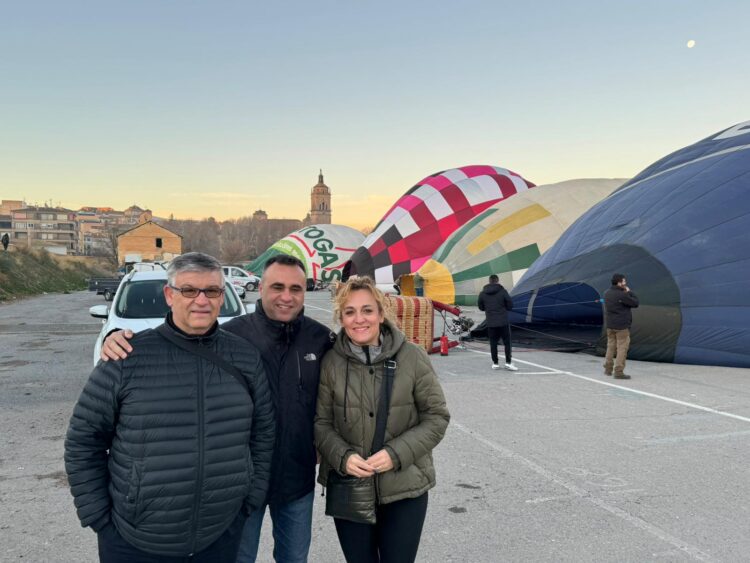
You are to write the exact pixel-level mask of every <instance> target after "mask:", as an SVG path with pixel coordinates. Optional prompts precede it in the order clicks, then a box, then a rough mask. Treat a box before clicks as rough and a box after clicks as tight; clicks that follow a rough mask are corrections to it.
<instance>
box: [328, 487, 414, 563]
mask: <svg viewBox="0 0 750 563" xmlns="http://www.w3.org/2000/svg"><path fill="white" fill-rule="evenodd" d="M426 514H427V493H425V494H423V495H422V496H419V497H417V498H408V499H404V500H399V501H396V502H392V503H390V504H381V505H380V506H378V523H377V524H375V525H374V526H373V525H370V524H358V523H357V522H349V521H348V520H340V519H339V518H334V522H335V523H336V533H337V534H338V536H339V543H340V544H341V550H342V551H343V552H344V557H346V560H347V562H348V563H413V561H414V560H415V559H416V558H417V550H418V549H419V539H420V538H421V537H422V525H423V524H424V518H425V515H426Z"/></svg>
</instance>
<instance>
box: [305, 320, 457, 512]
mask: <svg viewBox="0 0 750 563" xmlns="http://www.w3.org/2000/svg"><path fill="white" fill-rule="evenodd" d="M381 344H382V352H381V353H380V355H378V356H377V357H375V358H372V363H371V365H367V364H365V363H364V362H363V361H362V360H361V359H359V358H358V357H357V355H356V354H355V353H354V352H353V351H352V350H351V348H350V341H349V338H348V337H347V336H346V334H345V333H344V331H343V330H342V331H341V332H340V333H339V334H338V337H337V339H336V343H335V344H334V346H333V349H332V350H331V351H330V352H328V353H327V354H326V356H325V357H324V358H323V362H322V365H321V373H320V387H319V390H318V403H317V413H316V416H315V442H316V445H317V448H318V451H319V452H320V454H321V457H322V460H321V465H320V474H319V476H318V482H319V483H321V484H322V485H325V484H326V479H327V476H328V472H329V471H331V470H336V471H338V472H339V473H341V474H342V475H345V474H346V473H345V467H346V461H347V459H348V458H349V456H350V455H352V454H353V453H355V452H356V453H358V454H359V455H360V456H362V457H363V458H367V457H369V456H370V453H371V452H370V447H371V446H372V438H373V435H374V433H375V419H376V413H377V412H378V401H379V398H380V385H381V382H382V380H383V371H384V364H385V361H386V360H388V359H390V358H392V357H394V356H395V360H396V362H397V367H396V374H395V376H394V378H393V392H392V394H391V404H390V411H389V415H388V423H387V425H386V431H385V446H384V447H385V449H386V451H388V453H389V455H390V456H391V458H392V459H393V465H394V468H393V469H392V470H390V471H386V472H384V473H380V474H378V475H376V476H375V479H376V486H377V487H376V488H377V491H378V501H379V503H380V504H387V503H390V502H395V501H397V500H401V499H405V498H415V497H418V496H420V495H421V494H423V493H424V492H426V491H427V490H428V489H431V488H432V487H434V486H435V468H434V466H433V462H432V450H433V448H434V447H435V446H437V445H438V443H439V442H440V440H442V439H443V436H444V435H445V429H446V428H447V427H448V421H449V420H450V415H449V414H448V409H447V407H446V405H445V396H444V395H443V390H442V388H441V387H440V383H439V382H438V379H437V376H436V375H435V371H434V370H433V369H432V365H431V363H430V360H429V358H428V357H427V354H426V353H425V351H424V350H423V349H421V348H419V347H418V346H416V345H414V344H412V343H410V342H407V341H406V338H405V337H404V335H403V333H402V332H400V331H399V330H398V329H397V328H396V327H395V326H394V325H392V324H391V323H389V322H388V321H385V323H384V324H383V325H382V331H381ZM373 453H374V452H373Z"/></svg>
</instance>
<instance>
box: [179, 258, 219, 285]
mask: <svg viewBox="0 0 750 563" xmlns="http://www.w3.org/2000/svg"><path fill="white" fill-rule="evenodd" d="M182 272H221V262H219V261H218V260H217V259H216V258H214V257H213V256H209V255H208V254H203V253H202V252H187V253H186V254H180V255H179V256H178V257H177V258H174V259H173V260H172V261H171V262H170V263H169V267H168V268H167V280H168V281H169V285H174V279H175V277H177V274H181V273H182ZM221 285H222V287H223V286H224V276H223V275H222V276H221Z"/></svg>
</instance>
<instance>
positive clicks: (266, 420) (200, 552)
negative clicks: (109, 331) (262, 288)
mask: <svg viewBox="0 0 750 563" xmlns="http://www.w3.org/2000/svg"><path fill="white" fill-rule="evenodd" d="M167 278H168V285H166V286H165V287H164V295H165V298H166V301H167V304H168V305H169V307H170V313H169V314H168V315H167V318H166V321H165V323H164V324H163V325H161V326H160V327H158V328H156V329H149V330H145V331H143V332H141V333H139V334H138V335H137V336H136V337H135V338H134V340H133V344H134V346H135V351H133V352H132V353H131V354H130V356H129V357H128V358H127V359H125V360H120V361H115V362H109V363H105V362H99V364H98V365H97V366H96V368H95V369H94V371H93V372H92V373H91V376H90V377H89V379H88V381H87V383H86V385H85V387H84V389H83V391H82V393H81V396H80V398H79V399H78V402H77V404H76V406H75V408H74V411H73V416H72V418H71V420H70V426H69V428H68V433H67V437H66V440H65V469H66V472H67V474H68V482H69V483H70V487H71V492H72V494H73V497H74V500H75V505H76V508H77V511H78V517H79V518H80V520H81V524H82V525H83V526H89V527H91V528H92V529H93V530H94V531H95V532H97V534H98V543H99V558H100V561H103V562H112V563H115V562H116V563H125V562H128V563H130V562H138V561H149V562H155V561H175V560H176V559H175V558H187V557H190V558H191V561H204V562H208V561H216V562H227V563H231V562H233V561H234V560H235V558H236V556H237V549H238V546H239V541H240V536H241V532H242V527H243V525H244V522H245V518H246V515H247V514H248V512H250V511H251V510H253V509H257V508H258V507H259V506H261V505H262V504H263V501H264V499H265V497H266V492H267V489H268V486H269V480H270V471H271V459H272V455H273V445H274V432H275V428H274V427H275V421H274V413H273V402H272V400H271V393H270V390H269V388H268V382H267V380H266V375H265V372H264V368H263V362H262V359H261V357H260V354H259V353H258V351H257V350H256V349H254V348H252V347H248V346H244V345H243V344H244V341H243V340H242V339H240V338H239V337H237V336H235V335H233V334H230V333H228V332H225V331H224V330H221V329H220V328H219V325H218V322H217V318H218V316H219V310H220V308H221V305H222V302H223V300H224V277H223V275H222V271H221V264H220V263H219V262H218V261H217V260H215V259H214V258H212V257H210V256H207V255H205V254H200V253H188V254H184V255H182V256H179V257H178V258H176V259H175V260H173V261H172V263H171V264H170V266H169V269H168V270H167ZM173 341H179V344H177V343H176V342H173ZM190 348H196V349H198V348H200V349H205V350H209V351H210V352H212V353H213V355H215V356H217V358H219V360H216V361H215V360H213V359H209V358H206V357H204V356H201V355H199V354H198V353H192V352H190V351H188V349H190ZM221 360H223V361H225V362H227V363H228V364H231V365H232V366H234V367H235V368H236V369H237V370H239V372H234V373H232V372H229V371H227V370H226V369H224V368H223V367H222V366H221V365H219V363H217V361H218V362H221Z"/></svg>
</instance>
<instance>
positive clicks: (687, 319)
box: [512, 122, 750, 367]
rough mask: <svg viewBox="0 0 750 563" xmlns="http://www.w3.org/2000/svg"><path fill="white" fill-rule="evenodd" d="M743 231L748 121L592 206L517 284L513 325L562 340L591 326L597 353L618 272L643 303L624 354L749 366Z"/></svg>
mask: <svg viewBox="0 0 750 563" xmlns="http://www.w3.org/2000/svg"><path fill="white" fill-rule="evenodd" d="M748 232H750V122H746V123H742V124H740V125H736V126H734V127H731V128H729V129H726V130H724V131H722V132H720V133H718V134H716V135H712V136H711V137H708V138H707V139H704V140H702V141H699V142H697V143H695V144H694V145H690V146H689V147H686V148H684V149H681V150H679V151H677V152H675V153H673V154H671V155H669V156H667V157H665V158H663V159H662V160H659V161H658V162H656V163H655V164H653V165H651V166H649V167H648V168H647V169H646V170H644V171H643V172H641V173H640V174H638V175H637V176H636V177H635V178H633V179H632V180H630V181H629V182H627V183H626V184H625V185H623V186H622V187H621V188H620V189H618V190H617V191H615V192H614V193H613V194H612V195H611V196H609V197H608V198H606V199H605V200H603V201H602V202H600V203H599V204H597V205H595V206H594V207H592V208H591V209H590V210H589V211H588V212H587V213H586V214H584V215H583V216H582V217H581V218H580V219H579V220H578V221H577V222H576V223H574V224H573V225H572V226H571V227H570V228H569V229H568V230H567V231H566V232H565V233H564V234H563V235H562V236H561V237H560V239H559V240H558V241H557V243H555V245H554V246H553V247H552V248H551V249H550V250H548V251H547V252H546V253H545V254H544V255H543V256H542V257H541V258H539V259H538V260H537V261H536V262H535V263H534V264H533V265H532V266H531V268H530V269H529V271H528V272H526V275H524V277H523V278H522V279H521V280H520V282H519V283H518V284H517V285H516V287H515V288H514V290H513V292H512V295H513V300H514V304H515V307H516V308H515V312H516V313H517V315H515V319H514V320H513V322H515V323H517V324H521V325H522V326H523V325H525V324H532V325H534V327H533V328H534V329H535V330H540V331H543V332H546V333H547V334H550V335H551V336H553V337H554V336H555V335H556V334H558V333H560V334H562V335H564V336H565V338H567V339H569V340H570V339H574V338H575V336H574V335H575V334H576V331H579V332H581V333H585V332H586V330H591V329H593V330H594V331H595V334H596V336H599V340H598V348H599V349H600V350H603V347H604V341H603V337H602V336H601V335H602V334H603V332H602V324H603V319H602V316H603V314H602V305H601V303H599V299H600V297H601V296H602V295H603V293H604V291H605V290H606V289H607V288H608V287H609V285H610V278H611V276H612V274H613V273H615V272H617V273H622V274H624V275H625V276H626V277H627V279H628V285H629V286H630V287H631V288H632V290H633V292H634V293H635V294H636V295H637V296H638V298H639V300H640V307H639V308H637V309H634V310H633V327H632V329H631V345H630V354H629V357H631V358H634V359H641V360H656V361H667V362H672V361H674V362H678V363H690V364H711V365H727V366H743V367H750V292H748V280H750V244H748ZM515 334H517V335H519V334H521V331H519V330H516V332H515ZM594 341H596V337H595V338H594Z"/></svg>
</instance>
